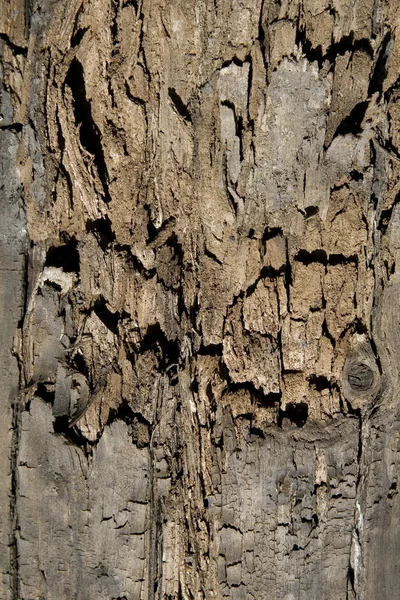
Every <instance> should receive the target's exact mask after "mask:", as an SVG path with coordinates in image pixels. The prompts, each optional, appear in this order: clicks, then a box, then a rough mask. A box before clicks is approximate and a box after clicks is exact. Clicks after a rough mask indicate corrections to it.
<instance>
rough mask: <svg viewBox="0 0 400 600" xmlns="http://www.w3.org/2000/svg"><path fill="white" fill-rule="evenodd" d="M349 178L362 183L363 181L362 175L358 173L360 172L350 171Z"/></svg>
mask: <svg viewBox="0 0 400 600" xmlns="http://www.w3.org/2000/svg"><path fill="white" fill-rule="evenodd" d="M350 177H351V178H352V179H353V180H354V181H362V180H363V179H364V175H363V174H362V173H360V171H355V170H353V171H350Z"/></svg>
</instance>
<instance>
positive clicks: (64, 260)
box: [45, 239, 80, 273]
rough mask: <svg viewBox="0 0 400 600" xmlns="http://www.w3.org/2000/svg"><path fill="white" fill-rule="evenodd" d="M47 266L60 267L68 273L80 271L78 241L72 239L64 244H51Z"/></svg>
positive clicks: (47, 256)
mask: <svg viewBox="0 0 400 600" xmlns="http://www.w3.org/2000/svg"><path fill="white" fill-rule="evenodd" d="M45 265H46V267H58V268H59V269H62V270H63V271H65V272H66V273H79V269H80V262H79V251H78V243H77V241H76V240H75V239H71V240H70V241H69V242H68V243H67V244H64V245H62V246H51V248H49V249H48V251H47V255H46V263H45Z"/></svg>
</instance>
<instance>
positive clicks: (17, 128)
mask: <svg viewBox="0 0 400 600" xmlns="http://www.w3.org/2000/svg"><path fill="white" fill-rule="evenodd" d="M22 128H23V124H22V123H10V124H9V125H0V131H12V132H13V133H21V131H22Z"/></svg>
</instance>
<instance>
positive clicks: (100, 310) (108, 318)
mask: <svg viewBox="0 0 400 600" xmlns="http://www.w3.org/2000/svg"><path fill="white" fill-rule="evenodd" d="M93 311H94V313H95V314H96V315H97V316H98V317H99V319H100V321H101V322H102V323H103V324H104V325H105V326H106V327H107V329H109V330H110V331H111V333H113V334H114V335H116V334H117V331H118V323H119V320H120V318H121V314H120V313H119V312H115V313H113V312H111V310H110V309H109V308H108V307H107V302H106V300H105V299H104V298H103V296H100V298H98V299H97V300H96V302H95V303H94V306H93Z"/></svg>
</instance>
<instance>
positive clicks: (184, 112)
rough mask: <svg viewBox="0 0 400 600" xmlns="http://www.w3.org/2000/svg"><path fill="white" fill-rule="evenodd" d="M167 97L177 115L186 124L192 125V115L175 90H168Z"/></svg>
mask: <svg viewBox="0 0 400 600" xmlns="http://www.w3.org/2000/svg"><path fill="white" fill-rule="evenodd" d="M168 96H169V98H170V100H171V102H172V105H173V106H174V108H175V110H176V111H177V113H178V115H180V116H181V117H182V119H183V120H184V121H186V122H187V123H192V115H191V114H190V111H189V109H188V107H187V105H186V104H185V103H184V101H183V100H182V98H181V97H180V96H179V94H178V92H177V91H176V90H175V88H168Z"/></svg>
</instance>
